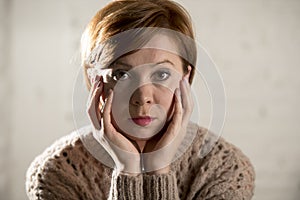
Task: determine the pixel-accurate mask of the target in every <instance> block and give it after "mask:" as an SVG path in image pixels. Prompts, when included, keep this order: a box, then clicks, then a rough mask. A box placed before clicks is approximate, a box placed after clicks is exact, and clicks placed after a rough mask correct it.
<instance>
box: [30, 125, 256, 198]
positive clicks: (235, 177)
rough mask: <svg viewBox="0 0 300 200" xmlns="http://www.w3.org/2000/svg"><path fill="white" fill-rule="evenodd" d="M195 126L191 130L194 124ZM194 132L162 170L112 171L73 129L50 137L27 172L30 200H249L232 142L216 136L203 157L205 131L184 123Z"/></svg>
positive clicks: (249, 182)
mask: <svg viewBox="0 0 300 200" xmlns="http://www.w3.org/2000/svg"><path fill="white" fill-rule="evenodd" d="M195 127H196V128H195ZM188 128H189V129H190V131H191V130H192V131H194V132H195V133H196V136H195V137H194V139H193V142H192V144H191V145H190V147H189V148H188V149H187V150H186V151H185V152H184V153H183V154H182V156H181V157H180V158H178V159H177V160H176V161H174V162H173V163H172V164H171V170H170V172H169V173H167V174H159V175H155V174H139V175H138V176H129V175H125V174H117V173H115V171H114V170H113V169H112V168H110V167H107V166H105V165H103V164H102V163H101V162H99V161H98V160H97V159H95V158H94V157H93V156H92V154H91V153H89V151H88V150H87V149H86V148H85V146H84V145H83V143H82V141H81V139H80V137H79V135H78V134H76V133H75V132H74V133H72V134H70V135H68V136H66V137H63V138H61V139H60V140H58V141H56V142H55V143H54V144H53V145H52V146H50V147H49V148H48V149H46V150H45V151H44V153H43V154H41V155H40V156H38V157H37V158H36V159H35V160H34V161H33V162H32V164H31V166H30V168H29V169H28V171H27V177H26V190H27V195H28V197H29V199H31V200H36V199H39V200H75V199H76V200H80V199H82V200H96V199H97V200H100V199H108V198H109V197H110V198H111V199H114V200H115V199H116V200H120V199H130V200H141V199H149V200H150V199H151V200H152V199H167V200H174V199H186V200H200V199H201V200H208V199H209V200H220V199H226V200H227V199H228V200H241V199H245V200H247V199H251V197H252V196H253V191H254V177H255V174H254V169H253V166H252V165H251V163H250V161H249V159H248V158H247V157H246V156H245V155H244V154H243V153H242V152H241V151H240V150H239V149H238V148H237V147H235V146H233V145H232V144H230V143H228V142H226V141H225V140H224V139H222V138H220V139H219V140H218V142H217V143H216V145H215V146H214V148H213V149H212V150H211V152H210V153H209V154H207V155H206V156H205V157H204V158H200V157H199V151H200V149H201V146H202V145H203V140H204V138H205V135H206V134H207V133H208V130H207V129H205V128H201V127H198V126H189V127H188Z"/></svg>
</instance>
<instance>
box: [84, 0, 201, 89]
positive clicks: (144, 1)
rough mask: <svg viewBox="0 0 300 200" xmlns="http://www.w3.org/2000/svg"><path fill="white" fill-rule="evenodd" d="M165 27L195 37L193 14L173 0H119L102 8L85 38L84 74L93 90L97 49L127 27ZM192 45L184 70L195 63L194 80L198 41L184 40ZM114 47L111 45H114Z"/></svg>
mask: <svg viewBox="0 0 300 200" xmlns="http://www.w3.org/2000/svg"><path fill="white" fill-rule="evenodd" d="M148 27H153V28H165V29H171V30H173V31H176V32H179V33H181V34H183V35H185V36H187V37H189V38H191V39H192V41H194V31H193V27H192V21H191V17H190V15H189V14H188V12H187V11H186V10H185V9H184V8H183V7H182V6H181V5H179V4H178V3H176V2H174V1H171V0H115V1H113V2H111V3H109V4H108V5H106V6H105V7H103V8H102V9H101V10H99V11H98V12H97V13H96V15H95V16H94V17H93V18H92V19H91V20H90V22H89V23H88V25H87V27H86V29H85V31H84V33H83V35H82V38H81V60H82V62H81V63H82V65H83V67H84V77H85V81H86V84H87V87H88V90H90V87H91V83H90V81H89V79H88V74H87V69H88V68H91V67H92V65H91V63H89V62H87V60H88V59H89V57H90V56H91V53H92V52H93V50H94V49H96V48H98V46H99V45H101V44H102V43H104V42H106V41H107V40H109V39H110V38H111V37H113V36H115V35H117V34H120V33H122V32H124V31H128V30H132V29H137V28H148ZM180 45H185V46H187V45H188V47H185V49H189V51H188V52H186V53H187V54H189V56H190V58H191V59H188V60H189V62H188V61H187V59H184V58H182V57H181V59H182V61H183V65H184V66H183V67H184V72H186V71H187V66H188V65H190V66H191V67H192V71H191V74H190V79H189V82H190V83H192V80H193V77H194V73H195V67H194V66H195V64H196V57H197V56H196V54H197V53H196V44H195V43H194V42H193V43H192V44H191V43H189V44H184V43H181V44H180ZM110 47H111V46H110Z"/></svg>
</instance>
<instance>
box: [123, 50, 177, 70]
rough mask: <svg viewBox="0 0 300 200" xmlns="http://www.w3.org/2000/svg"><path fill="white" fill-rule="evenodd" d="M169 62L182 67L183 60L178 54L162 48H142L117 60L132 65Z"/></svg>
mask: <svg viewBox="0 0 300 200" xmlns="http://www.w3.org/2000/svg"><path fill="white" fill-rule="evenodd" d="M161 62H165V63H169V64H173V65H174V66H178V67H181V66H182V62H181V59H180V57H179V56H178V55H176V54H174V53H171V52H168V51H165V50H161V49H140V50H138V51H135V52H134V53H131V54H128V55H126V56H124V57H121V58H120V59H118V60H117V63H123V64H127V65H130V66H132V67H135V66H140V65H144V64H150V63H161Z"/></svg>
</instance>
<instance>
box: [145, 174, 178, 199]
mask: <svg viewBox="0 0 300 200" xmlns="http://www.w3.org/2000/svg"><path fill="white" fill-rule="evenodd" d="M143 183H144V195H145V197H147V198H145V199H154V200H155V199H166V200H176V199H179V196H178V188H177V181H176V176H175V174H174V172H173V171H170V172H169V173H167V174H159V175H144V180H143Z"/></svg>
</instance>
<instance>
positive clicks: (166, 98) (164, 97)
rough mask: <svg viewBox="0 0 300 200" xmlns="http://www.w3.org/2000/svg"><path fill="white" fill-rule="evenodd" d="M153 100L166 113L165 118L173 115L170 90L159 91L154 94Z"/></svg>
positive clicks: (172, 95) (172, 97)
mask: <svg viewBox="0 0 300 200" xmlns="http://www.w3.org/2000/svg"><path fill="white" fill-rule="evenodd" d="M155 99H156V100H157V102H158V104H160V105H161V106H162V107H163V108H164V110H165V111H166V112H167V117H168V119H169V118H170V117H171V116H172V113H173V99H174V94H173V93H172V92H171V91H170V90H160V92H156V93H155Z"/></svg>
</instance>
